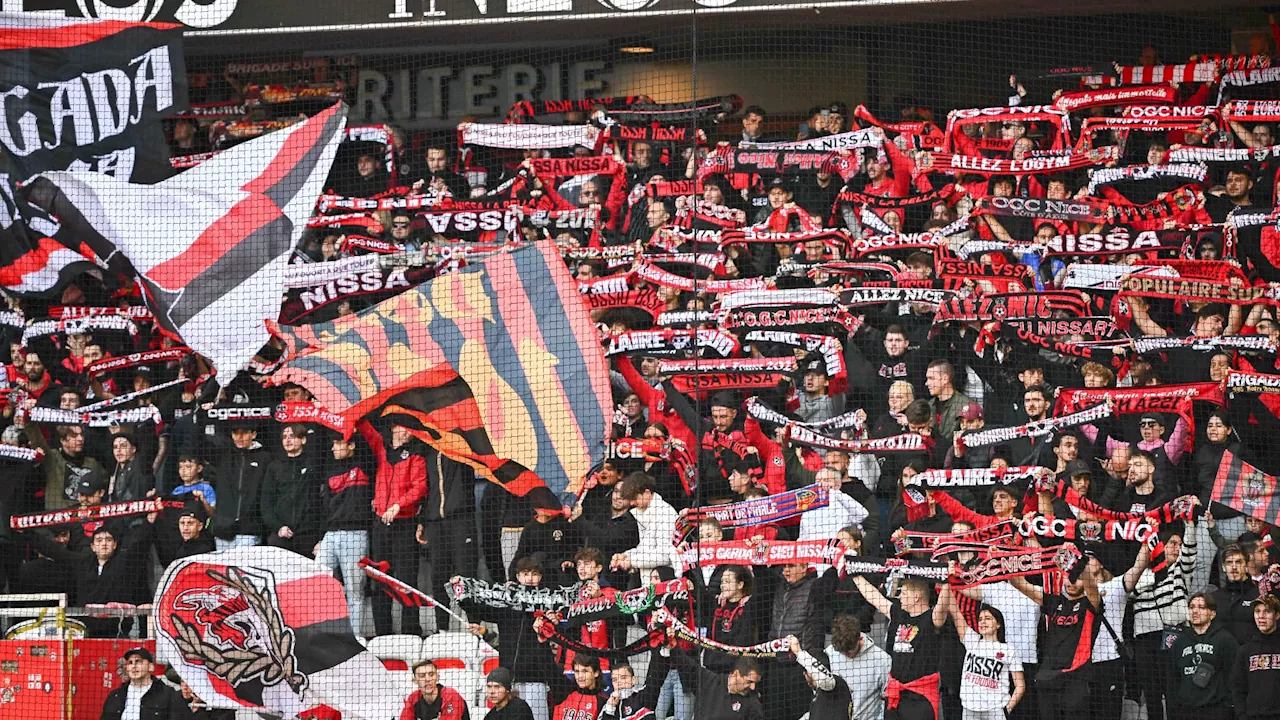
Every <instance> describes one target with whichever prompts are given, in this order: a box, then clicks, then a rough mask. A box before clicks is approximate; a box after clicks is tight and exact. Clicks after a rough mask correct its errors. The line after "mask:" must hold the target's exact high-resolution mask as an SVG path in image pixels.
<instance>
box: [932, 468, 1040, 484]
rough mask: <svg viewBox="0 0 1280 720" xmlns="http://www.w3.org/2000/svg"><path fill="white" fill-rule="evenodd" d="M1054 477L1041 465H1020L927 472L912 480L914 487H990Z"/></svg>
mask: <svg viewBox="0 0 1280 720" xmlns="http://www.w3.org/2000/svg"><path fill="white" fill-rule="evenodd" d="M1046 476H1049V477H1052V476H1053V471H1052V470H1050V469H1049V468H1047V467H1041V466H1039V465H1019V466H1012V467H1005V468H972V469H970V468H965V469H961V470H926V471H924V472H922V473H918V474H917V475H915V476H914V477H912V478H911V484H912V485H923V486H925V487H927V488H948V487H990V486H994V485H1012V484H1013V483H1020V482H1023V481H1024V480H1035V479H1037V478H1042V477H1046Z"/></svg>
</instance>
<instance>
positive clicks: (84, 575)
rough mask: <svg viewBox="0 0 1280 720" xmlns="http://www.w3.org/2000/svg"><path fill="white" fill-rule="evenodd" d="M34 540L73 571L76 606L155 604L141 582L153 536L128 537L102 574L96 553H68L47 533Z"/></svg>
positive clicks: (42, 550) (70, 551)
mask: <svg viewBox="0 0 1280 720" xmlns="http://www.w3.org/2000/svg"><path fill="white" fill-rule="evenodd" d="M34 537H35V538H36V544H37V546H38V547H39V549H40V553H41V554H43V555H45V556H47V557H50V558H52V559H53V561H54V562H56V563H58V564H60V565H63V566H65V567H69V568H70V569H71V573H72V575H73V576H74V578H75V604H76V605H105V604H107V603H109V602H120V603H132V604H140V603H145V602H150V601H151V598H150V593H148V592H147V591H146V588H144V587H143V585H142V582H141V581H140V578H141V577H142V570H143V563H144V562H145V560H146V558H147V556H148V553H147V550H148V547H149V543H148V542H147V541H148V540H149V539H150V538H151V533H141V532H139V533H129V534H128V535H126V536H125V538H124V539H123V541H121V542H120V543H119V544H118V546H117V548H116V553H115V555H112V556H111V558H110V559H109V560H107V562H106V563H105V564H104V565H103V566H102V572H98V558H97V557H96V556H95V555H94V554H93V553H92V552H90V551H88V550H84V551H80V552H75V551H72V550H68V549H66V548H65V547H63V546H61V545H59V544H57V543H55V542H53V540H51V539H49V537H48V536H46V535H45V534H43V533H36V534H35V535H34Z"/></svg>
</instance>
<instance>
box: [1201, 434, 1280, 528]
mask: <svg viewBox="0 0 1280 720" xmlns="http://www.w3.org/2000/svg"><path fill="white" fill-rule="evenodd" d="M1278 482H1280V481H1278V480H1277V478H1276V476H1275V475H1268V474H1267V473H1264V472H1262V470H1260V469H1258V468H1256V467H1254V466H1252V465H1250V464H1249V463H1247V462H1245V461H1243V460H1241V459H1240V456H1239V455H1237V454H1235V453H1233V452H1231V451H1230V450H1228V451H1226V452H1224V453H1223V454H1222V463H1221V464H1220V465H1218V477H1217V479H1216V480H1214V483H1213V494H1212V496H1211V499H1212V500H1214V501H1215V502H1220V503H1222V504H1223V505H1226V506H1228V507H1231V508H1235V509H1236V510H1239V511H1240V512H1242V513H1244V514H1245V515H1248V516H1250V517H1255V518H1257V519H1259V520H1262V521H1263V522H1266V523H1270V524H1272V525H1275V524H1277V523H1280V487H1278Z"/></svg>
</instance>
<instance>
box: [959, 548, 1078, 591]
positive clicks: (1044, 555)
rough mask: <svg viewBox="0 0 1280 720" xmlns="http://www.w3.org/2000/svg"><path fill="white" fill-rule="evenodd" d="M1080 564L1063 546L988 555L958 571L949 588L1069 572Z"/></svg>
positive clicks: (964, 587)
mask: <svg viewBox="0 0 1280 720" xmlns="http://www.w3.org/2000/svg"><path fill="white" fill-rule="evenodd" d="M1079 561H1080V551H1079V550H1077V549H1075V548H1074V547H1068V546H1065V545H1060V546H1058V547H1052V548H1036V549H1034V550H1015V551H1010V552H987V553H984V554H982V555H980V556H979V557H978V558H977V559H976V560H975V562H974V563H973V564H972V565H970V566H968V567H965V568H963V569H961V570H959V571H957V572H956V573H955V575H954V576H953V577H952V587H953V588H954V589H957V590H964V589H966V588H972V587H977V586H979V585H985V584H987V583H994V582H1000V581H1002V580H1009V579H1010V578H1016V577H1026V576H1028V575H1040V574H1042V573H1044V572H1046V571H1050V570H1058V571H1062V572H1067V573H1070V571H1071V569H1072V568H1074V567H1075V566H1076V564H1077V563H1078V562H1079Z"/></svg>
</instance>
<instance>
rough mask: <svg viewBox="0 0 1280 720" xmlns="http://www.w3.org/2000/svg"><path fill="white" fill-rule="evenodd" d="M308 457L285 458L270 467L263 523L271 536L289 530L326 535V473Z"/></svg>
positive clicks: (265, 479)
mask: <svg viewBox="0 0 1280 720" xmlns="http://www.w3.org/2000/svg"><path fill="white" fill-rule="evenodd" d="M308 460H309V458H308V457H307V454H306V453H302V454H300V455H298V456H297V457H289V456H287V455H286V456H282V457H279V458H277V459H276V460H274V461H272V463H271V464H270V465H268V466H267V472H266V475H265V476H264V477H263V478H262V501H261V506H262V522H263V524H264V525H265V526H266V528H267V533H268V534H270V533H274V532H276V531H277V530H279V529H280V528H282V527H288V528H289V529H291V530H293V532H294V533H295V534H297V533H303V532H323V531H324V527H325V516H324V496H323V495H322V490H321V487H322V484H323V483H324V481H323V480H322V479H321V475H322V473H321V472H319V470H318V468H316V467H314V466H313V465H312V464H311V463H310V462H308Z"/></svg>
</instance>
